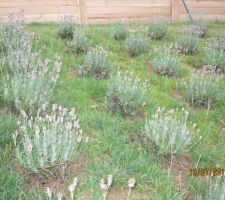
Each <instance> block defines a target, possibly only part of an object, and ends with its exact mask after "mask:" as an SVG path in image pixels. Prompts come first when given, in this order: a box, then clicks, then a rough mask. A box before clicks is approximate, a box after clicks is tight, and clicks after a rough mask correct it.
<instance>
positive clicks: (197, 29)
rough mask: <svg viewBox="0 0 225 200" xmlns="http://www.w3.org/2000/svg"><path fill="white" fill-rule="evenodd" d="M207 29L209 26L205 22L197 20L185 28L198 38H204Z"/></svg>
mask: <svg viewBox="0 0 225 200" xmlns="http://www.w3.org/2000/svg"><path fill="white" fill-rule="evenodd" d="M208 30H209V26H208V23H207V22H197V23H194V24H191V25H190V26H189V27H188V28H187V32H189V33H190V34H192V35H194V36H197V37H200V38H204V37H205V36H206V35H207V32H208Z"/></svg>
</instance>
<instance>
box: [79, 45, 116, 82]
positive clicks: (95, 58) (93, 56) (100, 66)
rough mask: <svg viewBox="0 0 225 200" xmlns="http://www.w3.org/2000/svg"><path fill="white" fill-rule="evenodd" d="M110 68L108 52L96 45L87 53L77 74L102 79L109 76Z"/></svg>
mask: <svg viewBox="0 0 225 200" xmlns="http://www.w3.org/2000/svg"><path fill="white" fill-rule="evenodd" d="M111 69H112V64H111V63H110V61H109V60H108V52H107V51H106V50H105V49H104V48H102V47H97V48H94V49H92V50H91V51H89V52H88V53H87V55H86V56H85V60H84V64H83V65H81V66H80V67H79V74H80V75H82V76H93V77H95V78H97V79H103V78H107V77H108V76H109V74H110V72H111Z"/></svg>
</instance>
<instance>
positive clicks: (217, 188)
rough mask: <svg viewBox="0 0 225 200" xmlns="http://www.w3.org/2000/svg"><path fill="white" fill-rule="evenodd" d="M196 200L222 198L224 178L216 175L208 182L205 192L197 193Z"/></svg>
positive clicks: (224, 185) (224, 187)
mask: <svg viewBox="0 0 225 200" xmlns="http://www.w3.org/2000/svg"><path fill="white" fill-rule="evenodd" d="M195 199H196V200H224V199H225V182H224V178H221V177H216V178H215V179H214V178H213V179H212V180H210V181H209V182H208V189H207V192H206V193H205V194H201V195H197V196H196V198H195Z"/></svg>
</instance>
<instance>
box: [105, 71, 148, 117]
mask: <svg viewBox="0 0 225 200" xmlns="http://www.w3.org/2000/svg"><path fill="white" fill-rule="evenodd" d="M147 90H148V84H147V81H145V82H142V81H141V80H140V79H139V78H137V77H133V76H132V75H130V74H126V75H121V74H120V73H118V74H117V75H115V76H113V77H112V78H111V80H110V82H109V85H108V92H107V99H108V107H109V108H110V109H111V110H112V111H115V112H119V113H121V114H123V115H135V114H136V113H137V112H138V110H139V109H140V108H141V107H143V106H145V95H146V92H147Z"/></svg>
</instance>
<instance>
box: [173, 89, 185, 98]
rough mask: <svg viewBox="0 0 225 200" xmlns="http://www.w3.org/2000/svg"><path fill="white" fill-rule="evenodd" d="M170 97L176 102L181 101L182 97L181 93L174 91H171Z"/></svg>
mask: <svg viewBox="0 0 225 200" xmlns="http://www.w3.org/2000/svg"><path fill="white" fill-rule="evenodd" d="M172 96H173V97H174V98H175V99H177V100H182V99H183V96H182V94H181V92H180V91H178V90H176V89H174V90H172Z"/></svg>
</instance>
